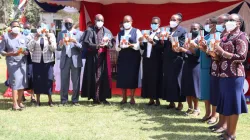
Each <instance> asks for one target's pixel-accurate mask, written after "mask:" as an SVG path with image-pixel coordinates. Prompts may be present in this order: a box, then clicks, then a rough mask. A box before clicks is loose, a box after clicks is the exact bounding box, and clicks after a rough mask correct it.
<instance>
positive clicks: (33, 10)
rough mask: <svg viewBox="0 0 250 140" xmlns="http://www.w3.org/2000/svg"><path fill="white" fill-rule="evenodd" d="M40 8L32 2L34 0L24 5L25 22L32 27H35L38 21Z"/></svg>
mask: <svg viewBox="0 0 250 140" xmlns="http://www.w3.org/2000/svg"><path fill="white" fill-rule="evenodd" d="M39 13H40V7H39V6H38V5H37V4H36V3H35V2H34V0H28V3H27V5H26V8H25V11H24V16H25V17H26V19H27V21H28V22H29V23H31V24H33V25H37V23H38V22H39V21H40V15H39Z"/></svg>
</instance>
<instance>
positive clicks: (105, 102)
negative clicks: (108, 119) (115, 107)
mask: <svg viewBox="0 0 250 140" xmlns="http://www.w3.org/2000/svg"><path fill="white" fill-rule="evenodd" d="M102 103H103V104H105V105H111V104H110V102H108V101H107V100H105V101H103V102H102Z"/></svg>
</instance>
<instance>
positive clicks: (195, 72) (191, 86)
mask: <svg viewBox="0 0 250 140" xmlns="http://www.w3.org/2000/svg"><path fill="white" fill-rule="evenodd" d="M181 82H182V83H181V86H182V87H181V93H182V95H184V96H193V97H195V98H200V96H201V94H200V63H199V62H192V61H189V60H186V61H185V63H184V66H183V72H182V80H181Z"/></svg>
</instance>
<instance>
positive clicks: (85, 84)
mask: <svg viewBox="0 0 250 140" xmlns="http://www.w3.org/2000/svg"><path fill="white" fill-rule="evenodd" d="M182 18H183V17H182V14H180V13H177V14H174V15H173V16H172V17H171V19H170V28H169V31H168V32H167V33H166V34H163V33H162V31H161V30H160V25H161V20H160V18H159V17H153V18H152V21H151V24H150V25H151V26H150V27H151V29H152V30H151V31H150V33H149V34H148V35H146V34H142V33H141V31H140V30H139V29H136V28H134V27H133V26H132V25H133V19H132V17H131V16H129V15H127V16H125V17H124V19H123V22H122V23H123V24H122V26H121V31H120V32H119V33H118V34H117V36H116V39H114V37H113V35H112V33H111V31H110V30H109V29H107V28H106V27H104V17H103V16H102V15H100V14H98V15H96V16H95V24H94V25H90V26H89V27H88V29H87V30H85V31H84V32H81V31H79V30H75V29H74V28H73V20H72V19H70V18H67V19H66V20H65V27H66V30H63V31H62V32H60V33H59V34H58V36H57V40H56V38H55V35H54V34H52V33H49V32H46V31H45V32H43V29H40V28H41V24H39V25H38V30H39V31H40V32H37V33H35V34H32V35H31V34H30V29H28V28H27V30H24V32H23V35H22V34H21V33H20V25H19V23H18V22H16V21H13V22H12V23H11V24H10V26H11V29H12V31H11V32H10V33H8V34H5V35H4V36H3V40H2V42H1V44H0V52H1V54H2V55H3V56H6V62H7V69H8V73H9V83H10V86H11V88H12V90H13V109H14V110H20V109H22V108H24V105H23V104H22V100H21V97H22V96H23V91H24V90H26V89H27V88H28V89H32V90H34V93H35V94H36V96H37V105H38V106H40V94H42V93H46V94H48V97H49V102H48V104H49V105H50V106H53V102H52V98H51V94H52V88H53V65H54V51H55V50H57V51H61V57H60V70H61V90H60V95H61V104H62V105H65V104H67V102H68V90H69V82H70V77H71V79H72V84H73V95H72V103H73V105H76V106H78V105H79V96H80V95H79V91H80V77H81V68H82V67H83V64H82V58H83V57H82V55H85V56H84V58H85V59H86V62H85V66H84V74H83V81H82V89H81V96H82V97H87V98H88V99H93V102H94V103H95V104H100V103H104V104H110V103H109V102H108V101H107V100H106V99H107V98H111V86H112V78H111V64H110V53H109V51H110V49H111V48H112V47H113V46H115V49H116V50H117V51H118V52H119V56H118V60H117V88H121V89H122V101H121V102H120V103H121V104H126V103H127V90H130V92H131V99H130V104H132V105H133V104H136V101H135V98H134V94H135V90H136V88H137V87H138V77H139V69H140V63H141V58H142V66H143V74H142V93H141V96H142V97H143V98H149V99H150V100H149V102H148V105H156V106H159V105H160V100H159V99H163V100H166V101H167V102H170V104H169V105H168V106H167V109H173V108H174V109H176V110H179V111H180V110H182V109H183V102H185V101H186V100H187V103H188V107H189V108H188V110H187V111H186V112H185V115H193V116H198V115H200V108H199V104H198V103H199V99H201V100H204V102H205V107H206V109H205V116H204V117H203V118H202V121H203V122H207V123H208V124H215V123H216V122H218V123H217V124H215V125H213V126H210V127H209V128H210V129H213V131H214V132H218V133H221V132H226V133H224V134H223V135H221V138H222V139H227V140H233V139H235V132H236V125H237V121H238V117H239V114H241V113H247V105H246V101H245V97H244V94H243V83H244V79H245V71H244V66H243V64H242V63H243V62H244V61H245V60H246V57H247V53H248V40H247V35H246V33H244V31H245V30H244V27H245V25H244V21H243V19H242V18H241V16H240V15H238V14H231V15H228V14H223V15H220V16H219V17H213V18H209V19H207V20H206V23H205V25H204V28H203V25H201V24H200V23H193V24H192V25H191V27H190V32H187V31H186V29H184V28H183V27H181V26H180V23H181V22H182ZM25 27H28V26H27V24H26V25H25ZM204 30H205V35H204ZM190 36H191V37H190ZM145 40H146V41H145ZM141 50H143V54H142V55H141V53H140V51H141ZM70 75H71V76H70ZM28 77H29V78H28ZM31 83H32V84H31ZM175 102H177V103H178V105H177V106H176V104H175ZM211 108H212V110H211ZM218 114H219V115H218ZM218 120H219V121H218Z"/></svg>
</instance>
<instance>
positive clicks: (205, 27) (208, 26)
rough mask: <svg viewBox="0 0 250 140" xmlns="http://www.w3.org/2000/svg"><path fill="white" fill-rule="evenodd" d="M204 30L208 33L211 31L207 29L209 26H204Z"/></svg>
mask: <svg viewBox="0 0 250 140" xmlns="http://www.w3.org/2000/svg"><path fill="white" fill-rule="evenodd" d="M204 28H205V31H206V32H208V33H209V32H210V31H211V28H210V27H209V24H207V25H205V27H204Z"/></svg>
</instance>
